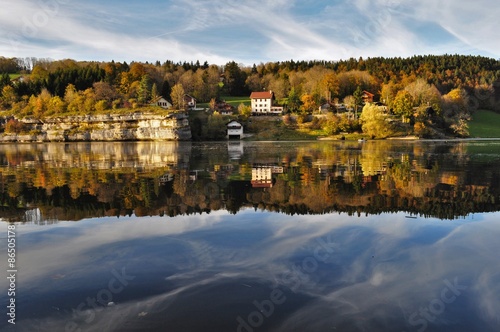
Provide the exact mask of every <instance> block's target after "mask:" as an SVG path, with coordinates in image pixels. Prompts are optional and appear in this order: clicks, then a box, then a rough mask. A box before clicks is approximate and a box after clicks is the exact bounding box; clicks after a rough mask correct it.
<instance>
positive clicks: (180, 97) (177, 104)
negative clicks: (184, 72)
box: [170, 84, 186, 110]
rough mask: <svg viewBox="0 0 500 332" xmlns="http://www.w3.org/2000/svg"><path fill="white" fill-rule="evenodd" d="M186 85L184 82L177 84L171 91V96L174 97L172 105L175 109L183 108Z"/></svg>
mask: <svg viewBox="0 0 500 332" xmlns="http://www.w3.org/2000/svg"><path fill="white" fill-rule="evenodd" d="M185 94H186V93H185V92H184V87H183V86H182V84H176V85H174V86H173V87H172V92H171V93H170V98H172V105H173V106H174V109H178V110H183V109H184V108H185V105H184V95H185Z"/></svg>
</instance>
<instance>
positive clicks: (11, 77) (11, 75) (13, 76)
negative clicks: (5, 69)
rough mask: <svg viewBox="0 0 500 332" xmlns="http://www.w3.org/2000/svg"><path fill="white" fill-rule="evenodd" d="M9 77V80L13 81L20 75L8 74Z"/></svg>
mask: <svg viewBox="0 0 500 332" xmlns="http://www.w3.org/2000/svg"><path fill="white" fill-rule="evenodd" d="M9 76H10V79H11V80H13V79H16V78H18V77H19V76H21V74H9Z"/></svg>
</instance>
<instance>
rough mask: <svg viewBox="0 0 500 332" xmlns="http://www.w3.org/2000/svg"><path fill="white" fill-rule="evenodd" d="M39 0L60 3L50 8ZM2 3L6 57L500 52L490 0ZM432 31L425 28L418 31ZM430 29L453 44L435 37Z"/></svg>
mask: <svg viewBox="0 0 500 332" xmlns="http://www.w3.org/2000/svg"><path fill="white" fill-rule="evenodd" d="M4 2H5V1H4ZM41 3H59V5H58V6H57V7H52V9H50V7H49V9H45V10H44V9H43V8H42V7H41V5H40V4H41ZM299 5H300V7H299ZM2 7H3V9H2V11H1V12H0V28H1V30H0V31H3V32H4V33H3V35H0V39H1V40H2V43H1V45H0V54H1V55H3V56H20V57H25V56H37V57H53V58H66V57H70V58H75V59H79V60H80V59H81V60H110V59H115V60H119V61H121V60H126V61H130V60H142V61H145V60H149V61H154V60H157V59H160V60H163V59H172V60H174V61H184V60H185V61H191V60H208V61H209V62H212V63H219V64H222V63H225V62H227V61H229V60H235V61H237V62H245V63H247V64H251V63H252V62H257V63H258V62H261V61H262V62H265V61H278V60H287V59H304V60H307V59H326V60H335V59H340V58H343V59H345V58H349V57H359V56H364V57H366V56H409V55H413V54H428V53H433V54H441V53H479V54H484V55H487V56H495V55H496V56H498V54H500V46H499V45H498V43H495V41H496V39H497V36H496V31H497V30H498V28H499V23H498V19H497V17H498V16H500V6H498V5H497V4H496V2H495V1H493V0H480V1H478V2H465V1H452V0H445V1H442V2H439V3H438V2H435V1H431V0H423V1H418V2H403V1H401V0H377V1H367V0H357V1H353V2H350V1H340V2H337V3H335V4H332V3H330V2H326V1H314V2H309V4H308V5H307V4H305V3H300V4H299V3H298V2H294V1H292V2H289V1H284V0H283V1H282V0H280V1H272V2H269V1H263V0H259V1H250V2H239V1H235V0H224V1H194V0H182V1H175V2H174V1H170V2H166V3H163V4H156V3H155V4H149V5H148V4H147V3H146V4H141V5H138V4H136V3H132V2H123V3H120V6H116V5H113V3H111V4H110V3H77V2H73V1H62V0H50V1H49V0H47V1H45V2H37V3H35V4H34V3H33V2H31V1H27V0H19V1H16V2H13V3H9V4H8V5H7V4H4V5H3V6H2ZM308 8H310V9H311V11H310V12H308V11H307V9H308ZM313 9H314V10H313ZM298 10H300V11H301V12H297V11H298ZM426 25H429V28H427V29H420V30H418V29H416V28H415V26H423V27H425V26H426ZM433 25H435V26H436V27H437V28H439V29H442V31H446V32H447V33H448V34H449V38H447V39H446V40H442V42H438V41H435V40H434V39H433V38H436V36H435V34H433V32H432V27H433ZM445 37H446V36H444V35H443V37H442V38H445ZM453 38H455V40H453Z"/></svg>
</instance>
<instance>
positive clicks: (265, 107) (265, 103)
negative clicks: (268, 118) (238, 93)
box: [250, 91, 283, 115]
mask: <svg viewBox="0 0 500 332" xmlns="http://www.w3.org/2000/svg"><path fill="white" fill-rule="evenodd" d="M273 101H274V93H273V92H272V91H261V92H252V94H251V95H250V102H251V107H252V114H254V115H270V114H276V115H279V114H282V113H283V107H281V106H274V105H273Z"/></svg>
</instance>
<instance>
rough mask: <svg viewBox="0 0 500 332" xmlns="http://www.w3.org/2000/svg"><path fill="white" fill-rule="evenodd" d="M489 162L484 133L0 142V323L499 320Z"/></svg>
mask: <svg viewBox="0 0 500 332" xmlns="http://www.w3.org/2000/svg"><path fill="white" fill-rule="evenodd" d="M499 162H500V144H499V143H497V142H489V143H488V142H461V143H447V142H418V143H408V142H395V143H391V142H366V143H362V144H360V143H357V142H353V143H348V142H325V143H282V142H280V143H250V142H237V144H235V145H233V144H232V143H231V144H228V143H210V144H208V143H206V144H205V143H197V144H194V143H161V144H158V143H117V144H109V143H104V144H100V143H98V144H95V143H85V144H40V145H15V146H0V165H1V166H0V176H1V177H0V193H1V195H0V198H1V202H2V210H1V212H0V215H1V217H2V218H3V219H4V220H12V221H22V222H18V223H16V234H17V243H18V248H17V250H18V270H19V271H18V280H17V282H18V287H17V288H18V292H17V294H16V303H17V308H18V310H17V322H16V325H15V326H12V325H9V324H8V323H7V321H6V320H5V319H4V320H1V321H0V330H1V331H99V330H101V331H239V332H253V331H397V332H402V331H408V332H410V331H487V332H489V331H491V332H493V331H498V330H499V328H500V323H499V322H500V315H499V312H500V301H499V300H498V299H499V298H500V265H498V258H497V252H498V251H499V250H500V244H499V241H498V238H499V236H500V227H499V216H500V212H498V210H499V209H498V208H499V203H498V202H499V198H500V197H499V188H500V186H499V184H500V183H499V179H500V177H499V172H500V171H499V168H498V164H499ZM490 211H491V212H490ZM278 212H279V213H278ZM96 217H99V218H96ZM408 217H411V218H408ZM443 219H454V220H452V221H450V220H443ZM71 220H78V221H79V222H72V221H71ZM7 224H8V223H7V222H1V223H0V227H2V229H1V232H2V234H6V231H7V230H6V228H7ZM40 225H43V227H40ZM0 251H1V252H4V253H5V252H7V243H6V241H1V242H0ZM2 261H3V262H5V259H4V260H2ZM2 264H4V263H2ZM1 267H2V269H4V271H6V270H7V268H6V267H5V265H1ZM0 288H2V289H7V288H8V285H7V280H6V279H5V278H4V279H0ZM7 300H8V299H7V294H6V293H5V292H4V293H2V294H0V302H1V303H7Z"/></svg>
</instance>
